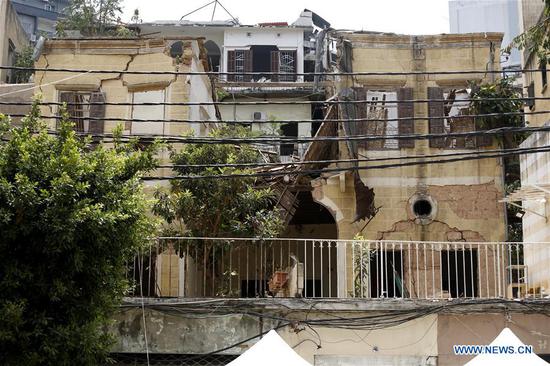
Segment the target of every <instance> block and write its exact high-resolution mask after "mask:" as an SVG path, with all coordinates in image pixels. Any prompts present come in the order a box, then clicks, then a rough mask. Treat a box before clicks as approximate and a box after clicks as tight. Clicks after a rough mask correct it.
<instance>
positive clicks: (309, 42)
mask: <svg viewBox="0 0 550 366" xmlns="http://www.w3.org/2000/svg"><path fill="white" fill-rule="evenodd" d="M329 27H330V25H329V24H328V23H327V22H326V21H324V20H323V19H322V18H320V17H319V16H318V15H317V14H315V13H313V12H311V11H309V10H305V11H304V12H302V14H301V16H300V18H299V19H298V20H297V21H296V22H295V23H293V24H290V25H288V24H285V23H264V24H258V25H256V26H243V25H240V24H238V22H236V21H235V20H233V21H229V22H187V21H180V22H175V23H174V22H156V23H145V24H142V25H140V26H139V28H140V31H141V34H142V37H141V38H133V39H116V40H113V39H109V40H105V39H57V40H51V41H47V42H46V44H45V47H44V50H43V52H42V55H41V57H40V59H39V60H38V62H37V63H36V67H38V68H40V69H46V71H38V72H37V73H36V75H35V82H36V84H37V86H38V92H40V93H41V95H42V97H43V101H44V102H45V105H42V106H41V113H42V114H43V115H44V116H45V117H46V120H47V121H48V123H49V126H50V128H51V129H55V128H56V123H57V120H58V117H57V116H58V114H59V107H60V104H61V103H67V107H68V112H69V115H70V117H71V118H72V119H73V120H74V121H75V129H76V130H77V132H80V133H82V134H91V135H96V136H101V135H103V134H109V133H110V132H112V130H113V128H114V127H115V126H117V125H119V124H122V126H123V133H124V134H125V135H128V136H130V135H137V136H153V135H154V136H172V135H181V134H183V133H187V132H191V131H193V132H194V134H195V135H196V136H205V135H207V134H208V132H209V131H210V130H211V129H212V128H213V127H214V126H216V125H219V124H221V123H223V122H231V123H235V122H237V123H240V124H243V125H248V126H250V128H251V129H253V130H258V131H259V130H261V131H263V132H264V133H265V134H267V135H283V136H287V137H293V138H296V137H303V138H305V139H306V140H305V141H306V142H307V143H295V142H291V143H289V144H282V145H280V146H279V145H273V146H269V145H262V146H257V147H258V148H259V149H261V150H262V151H264V152H266V153H267V155H269V153H271V154H272V155H270V156H272V157H271V158H269V159H268V160H269V161H274V162H277V161H279V162H283V163H284V165H281V166H277V167H275V168H273V166H272V165H271V166H265V167H260V168H259V169H258V171H261V172H275V173H277V175H274V176H272V177H268V178H265V179H263V180H262V182H263V183H264V184H270V185H271V186H272V187H273V188H274V189H275V190H276V191H277V193H278V200H277V202H276V203H277V205H278V206H279V208H281V209H282V211H283V212H284V215H285V216H284V219H285V223H286V230H285V231H284V233H283V234H282V235H281V237H280V238H276V239H268V238H185V237H181V238H177V237H176V238H172V237H170V238H158V239H157V243H156V245H155V246H153V247H152V248H151V251H150V252H149V253H148V254H147V255H145V256H141V257H140V256H138V257H137V258H136V259H135V261H134V263H132V264H130V266H131V267H132V268H131V271H130V272H132V271H133V272H132V273H131V274H129V280H131V281H135V284H136V286H135V289H136V291H135V292H134V293H132V294H130V295H131V296H128V297H127V298H125V303H124V305H123V307H122V308H121V311H119V312H117V314H116V315H115V316H114V319H115V321H116V322H114V324H113V325H112V326H111V329H110V330H111V332H112V333H113V334H114V335H115V336H116V343H115V344H114V346H113V357H114V358H115V359H117V360H119V361H120V364H122V365H125V364H128V365H130V364H131V365H136V364H147V362H148V360H153V361H154V360H158V362H157V363H158V364H170V363H172V364H182V365H183V364H197V365H221V364H226V363H227V362H229V361H230V360H231V359H233V358H235V357H236V355H238V354H241V353H243V352H244V351H246V350H247V349H248V348H249V347H250V346H251V345H252V344H253V343H254V341H255V339H254V337H255V336H257V335H258V334H262V333H263V332H265V331H266V330H269V329H278V330H279V334H280V335H281V336H282V337H283V338H284V339H285V341H286V342H287V343H289V344H290V345H291V346H293V348H294V349H295V350H296V351H297V352H298V353H299V354H300V355H301V356H302V357H304V358H305V359H306V360H307V361H309V362H312V363H314V364H315V365H332V364H335V363H338V364H341V365H357V364H373V365H387V364H415V365H454V364H457V363H463V361H465V360H466V359H465V358H464V357H461V356H457V355H455V354H453V352H452V346H453V345H454V344H467V343H468V342H469V341H471V333H474V334H476V335H477V336H478V338H477V339H478V340H479V341H480V342H486V343H489V341H490V340H491V339H492V338H494V335H495V332H497V331H500V330H501V329H502V325H503V324H506V325H507V326H509V327H510V328H512V329H513V330H514V332H516V333H517V334H518V335H519V336H520V337H521V339H522V340H523V341H524V342H526V343H527V344H533V345H534V346H535V351H536V352H537V354H541V355H547V356H548V354H550V351H548V349H547V344H546V339H545V336H543V334H544V332H545V331H546V330H547V329H548V327H549V326H550V322H549V320H548V317H546V316H544V315H543V314H533V312H540V309H542V305H541V304H539V303H536V304H534V305H532V306H534V307H533V308H527V307H526V306H524V304H523V303H522V302H521V301H518V300H517V298H518V297H524V296H527V294H526V292H525V291H523V292H522V291H519V292H518V291H516V290H517V288H519V287H521V286H524V284H525V281H526V280H525V278H524V277H522V275H521V274H518V273H520V272H521V271H520V272H518V269H519V268H520V267H519V266H520V256H519V255H517V253H518V252H519V251H520V250H523V244H522V243H515V244H510V243H506V242H505V241H506V207H505V204H504V203H502V202H499V200H502V199H503V197H504V191H505V187H504V175H503V165H502V161H501V159H499V158H496V157H492V158H485V159H476V160H469V159H468V160H466V159H464V160H457V161H453V162H445V163H434V162H433V160H434V159H444V158H445V156H446V155H449V156H453V157H456V156H460V154H472V153H480V152H485V151H490V150H493V149H497V148H498V145H497V142H496V140H495V139H494V138H493V137H492V136H491V135H477V134H469V133H476V132H479V131H480V126H478V125H476V121H475V120H474V119H473V118H472V117H470V116H468V115H469V114H470V111H469V110H468V108H469V102H468V99H469V95H470V92H471V85H472V84H471V83H472V82H477V83H480V82H489V81H493V80H494V79H493V77H498V75H495V74H493V73H484V72H480V73H468V72H467V71H468V70H493V71H494V70H499V63H498V54H499V46H500V43H501V40H502V35H501V34H498V33H485V34H461V35H454V34H451V35H429V36H410V35H398V34H387V33H375V32H344V31H334V30H331V29H329ZM152 33H156V34H155V37H153V38H147V37H148V36H147V34H152ZM48 68H49V69H58V71H53V70H50V71H48V70H47V69H48ZM59 69H80V70H103V71H105V70H114V71H116V70H119V71H121V70H123V71H124V72H122V73H120V72H118V73H117V72H113V73H93V72H85V71H83V72H82V73H72V72H64V71H62V70H61V71H59ZM449 70H453V71H455V72H454V73H448V71H449ZM126 71H129V73H127V72H126ZM134 71H135V72H140V71H143V72H145V71H161V72H162V71H166V72H169V73H168V74H162V73H159V74H154V73H152V74H147V73H143V74H142V73H132V72H134ZM187 71H199V72H203V71H214V72H215V73H214V75H204V74H201V75H185V74H177V72H187ZM313 72H315V73H324V74H325V75H323V77H317V76H318V75H308V73H313ZM304 73H305V75H304ZM214 101H217V102H222V104H221V105H219V106H217V107H219V108H217V107H216V106H215V105H213V103H212V102H214ZM287 101H293V102H305V103H290V104H288V105H286V104H284V103H285V102H287ZM48 102H49V104H48ZM103 102H105V103H103ZM165 102H166V103H171V105H164V104H162V103H165ZM186 102H201V103H204V104H197V103H195V104H193V105H182V104H178V103H186ZM224 102H237V103H238V104H231V103H226V104H224ZM136 103H137V104H136ZM143 103H148V104H149V105H144V104H143ZM174 103H175V104H174ZM287 120H288V121H289V122H282V121H287ZM189 121H197V122H189ZM270 122H274V123H275V122H277V123H276V124H274V125H275V126H276V127H273V126H271V124H270ZM279 125H281V126H279ZM269 128H274V129H275V130H274V131H270V130H269ZM434 135H435V136H434ZM163 158H166V157H163ZM387 165H396V166H387ZM380 167H383V168H380ZM163 173H166V174H163ZM169 173H170V172H158V174H159V175H169ZM176 247H177V248H178V250H177V251H176V250H175V248H176ZM538 250H539V252H538V253H548V247H539V249H538ZM207 252H208V254H207ZM521 265H522V266H523V265H524V264H523V263H521ZM522 268H524V267H522ZM522 281H523V282H522ZM137 284H139V286H137ZM138 288H139V289H140V290H139V291H140V292H138V291H137V289H138ZM515 289H516V290H515ZM539 305H540V307H537V306H539ZM497 333H498V332H497Z"/></svg>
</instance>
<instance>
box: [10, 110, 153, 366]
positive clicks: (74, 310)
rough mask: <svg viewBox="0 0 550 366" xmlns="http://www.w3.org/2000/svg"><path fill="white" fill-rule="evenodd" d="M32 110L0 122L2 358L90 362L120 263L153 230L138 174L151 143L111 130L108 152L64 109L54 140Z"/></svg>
mask: <svg viewBox="0 0 550 366" xmlns="http://www.w3.org/2000/svg"><path fill="white" fill-rule="evenodd" d="M39 113H40V111H39V107H38V106H37V105H36V104H35V105H34V106H33V108H32V112H31V113H30V115H29V116H28V117H26V118H24V119H23V121H22V126H21V127H19V128H16V127H11V126H10V123H9V120H8V119H7V118H6V117H5V116H2V118H1V124H0V125H1V127H0V138H1V142H0V232H1V233H2V234H1V235H0V293H1V294H2V295H1V296H0V314H1V316H0V364H2V365H18V366H19V365H98V364H102V363H103V362H104V361H105V359H106V355H107V353H108V351H109V347H110V344H111V342H112V339H111V336H110V335H108V334H106V333H105V332H104V331H103V329H104V328H105V326H106V325H107V323H108V321H109V319H110V315H111V314H112V311H113V310H114V309H115V308H116V306H117V305H118V304H119V302H120V301H121V298H122V296H123V295H124V293H125V291H127V290H128V282H127V281H126V279H125V278H126V263H127V260H128V259H130V258H132V256H133V255H134V253H135V252H136V251H137V250H139V248H142V247H144V246H145V245H146V244H147V239H146V238H148V237H150V235H151V234H152V233H153V230H154V228H155V227H154V222H153V221H152V220H151V217H150V215H148V214H147V213H148V201H147V200H146V199H145V198H144V196H143V194H142V192H141V181H140V178H139V177H140V174H142V173H143V172H146V171H148V170H150V169H152V168H153V167H154V165H155V161H154V150H155V146H151V147H150V148H147V149H144V150H140V149H138V145H137V143H136V142H135V141H133V142H131V143H128V144H126V143H122V142H121V141H120V140H119V139H120V137H119V136H120V132H119V131H117V133H116V135H117V138H115V142H114V145H113V147H112V148H107V147H105V146H103V145H102V144H99V145H97V144H92V143H91V140H90V139H88V138H85V139H83V138H79V137H77V136H76V135H75V133H74V131H73V129H72V126H73V124H72V123H70V122H68V120H67V117H66V113H65V118H64V119H63V120H62V121H61V123H60V130H59V135H58V136H52V135H51V134H48V132H47V130H46V128H45V125H44V124H43V123H42V122H41V121H40V120H39V118H38V116H39Z"/></svg>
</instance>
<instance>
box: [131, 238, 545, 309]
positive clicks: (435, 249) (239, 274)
mask: <svg viewBox="0 0 550 366" xmlns="http://www.w3.org/2000/svg"><path fill="white" fill-rule="evenodd" d="M549 262H550V243H468V242H410V241H409V242H404V241H363V240H361V241H357V240H318V239H206V238H159V239H156V240H155V241H154V243H153V245H152V246H151V247H150V248H149V249H148V250H147V251H146V252H144V253H140V254H139V255H137V256H136V258H135V260H134V262H133V263H129V271H128V278H129V280H130V281H131V282H132V283H133V291H132V296H144V297H189V298H197V297H238V298H251V297H308V298H309V297H313V298H316V297H325V298H372V299H374V298H376V299H380V298H392V299H393V298H397V299H453V298H525V297H545V296H548V290H547V288H548V285H547V283H548V282H547V281H548V280H549V278H550V269H548V268H549V264H550V263H549Z"/></svg>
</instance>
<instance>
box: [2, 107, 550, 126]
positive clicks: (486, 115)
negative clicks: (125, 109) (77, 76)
mask: <svg viewBox="0 0 550 366" xmlns="http://www.w3.org/2000/svg"><path fill="white" fill-rule="evenodd" d="M542 114H550V110H542V111H535V112H500V113H482V114H465V115H458V116H425V117H396V118H348V119H338V118H336V119H300V120H254V119H252V120H211V121H209V120H193V119H178V118H165V119H141V118H125V117H121V118H117V117H78V116H74V117H73V116H70V117H69V120H75V121H112V122H137V123H140V122H154V123H220V124H223V123H225V124H252V123H258V124H281V123H285V124H286V123H321V122H327V123H339V122H348V123H353V122H391V121H397V122H399V121H431V120H441V119H454V120H457V119H468V118H490V117H503V116H535V115H542ZM9 116H11V117H17V118H20V117H26V116H27V115H26V114H21V113H19V114H16V113H14V114H9ZM39 117H40V118H42V119H62V118H63V116H61V115H51V116H49V115H40V116H39Z"/></svg>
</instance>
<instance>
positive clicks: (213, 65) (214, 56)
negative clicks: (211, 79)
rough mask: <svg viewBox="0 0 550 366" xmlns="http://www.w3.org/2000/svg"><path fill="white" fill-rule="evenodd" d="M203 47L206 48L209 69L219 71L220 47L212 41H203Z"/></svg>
mask: <svg viewBox="0 0 550 366" xmlns="http://www.w3.org/2000/svg"><path fill="white" fill-rule="evenodd" d="M204 48H206V54H207V58H208V64H209V65H210V70H212V71H214V72H219V71H220V58H221V51H220V47H218V45H217V44H216V43H215V42H214V41H206V42H205V43H204Z"/></svg>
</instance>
